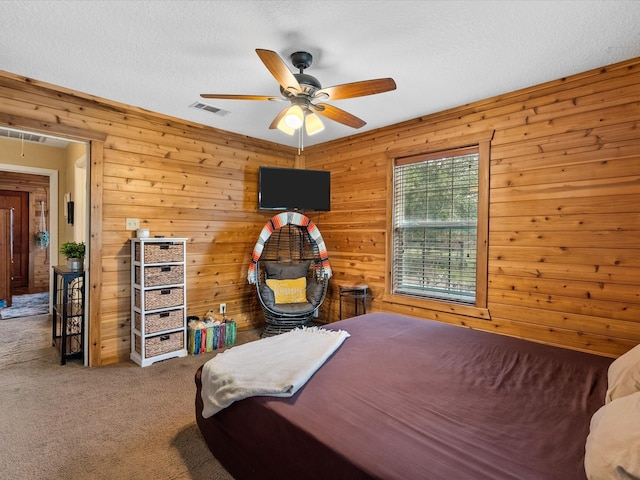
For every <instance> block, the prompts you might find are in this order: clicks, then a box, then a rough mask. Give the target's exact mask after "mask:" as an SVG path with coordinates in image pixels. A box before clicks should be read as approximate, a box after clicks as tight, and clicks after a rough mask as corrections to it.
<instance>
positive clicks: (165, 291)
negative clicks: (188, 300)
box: [134, 287, 184, 311]
mask: <svg viewBox="0 0 640 480" xmlns="http://www.w3.org/2000/svg"><path fill="white" fill-rule="evenodd" d="M134 297H135V298H134V305H135V306H136V307H138V308H142V304H141V303H142V302H141V298H140V289H138V288H136V289H135V296H134ZM183 304H184V288H183V287H172V288H158V289H156V290H146V291H145V292H144V309H145V311H146V310H156V309H158V308H171V307H179V306H181V305H183Z"/></svg>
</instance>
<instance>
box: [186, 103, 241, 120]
mask: <svg viewBox="0 0 640 480" xmlns="http://www.w3.org/2000/svg"><path fill="white" fill-rule="evenodd" d="M189 106H190V107H191V108H197V109H198V110H205V111H207V112H210V113H213V114H214V115H218V116H219V117H224V116H225V115H227V114H229V113H231V112H229V111H228V110H223V109H222V108H218V107H214V106H213V105H207V104H206V103H202V102H196V103H193V104H191V105H189Z"/></svg>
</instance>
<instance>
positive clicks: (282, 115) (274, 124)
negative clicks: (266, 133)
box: [269, 107, 289, 130]
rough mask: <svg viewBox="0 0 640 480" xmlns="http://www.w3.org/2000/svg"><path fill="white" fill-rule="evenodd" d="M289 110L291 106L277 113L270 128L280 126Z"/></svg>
mask: <svg viewBox="0 0 640 480" xmlns="http://www.w3.org/2000/svg"><path fill="white" fill-rule="evenodd" d="M288 110H289V107H287V108H285V109H283V110H282V111H281V112H280V113H279V114H278V115H276V118H274V119H273V122H271V125H269V129H271V130H273V129H274V128H278V124H279V123H280V120H282V119H283V117H284V116H285V115H286V114H287V111H288Z"/></svg>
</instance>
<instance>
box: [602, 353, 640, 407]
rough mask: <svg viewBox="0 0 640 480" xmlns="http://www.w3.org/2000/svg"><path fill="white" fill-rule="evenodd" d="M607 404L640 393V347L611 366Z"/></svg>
mask: <svg viewBox="0 0 640 480" xmlns="http://www.w3.org/2000/svg"><path fill="white" fill-rule="evenodd" d="M608 382H609V383H608V390H607V395H606V397H605V403H609V402H610V401H611V400H614V399H616V398H620V397H624V396H625V395H631V394H632V393H636V392H640V345H636V346H635V347H633V348H632V349H631V350H629V351H628V352H627V353H625V354H623V355H621V356H620V357H618V358H617V359H615V360H614V361H613V363H612V364H611V365H609V371H608Z"/></svg>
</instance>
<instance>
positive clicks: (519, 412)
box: [195, 313, 612, 480]
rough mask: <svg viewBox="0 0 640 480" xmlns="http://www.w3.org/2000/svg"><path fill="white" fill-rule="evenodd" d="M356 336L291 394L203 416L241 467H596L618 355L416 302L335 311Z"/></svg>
mask: <svg viewBox="0 0 640 480" xmlns="http://www.w3.org/2000/svg"><path fill="white" fill-rule="evenodd" d="M327 328H331V329H344V330H346V331H347V332H349V333H350V334H351V336H350V337H349V338H348V339H347V340H346V341H345V342H344V344H343V345H342V346H341V347H340V349H339V350H338V351H337V352H336V353H335V354H334V355H333V356H332V357H331V358H330V359H329V360H328V361H327V362H326V363H325V365H324V366H323V367H321V368H320V370H318V371H317V372H316V373H315V375H314V376H313V377H312V378H311V380H309V382H307V384H306V385H305V386H304V387H303V388H302V389H301V390H300V391H299V392H298V393H297V394H296V395H294V396H293V397H291V398H273V397H253V398H249V399H245V400H242V401H240V402H236V403H234V404H232V405H231V406H229V407H227V408H226V409H225V410H223V411H221V412H219V413H218V414H216V415H214V416H213V417H211V418H208V419H204V418H202V415H201V412H202V400H201V397H200V370H198V372H197V373H196V385H197V393H196V398H195V405H196V419H197V423H198V426H199V428H200V430H201V432H202V434H203V436H204V438H205V440H206V442H207V444H208V445H209V448H210V449H211V451H212V452H213V454H214V456H215V457H216V458H217V459H218V460H219V461H220V462H221V463H222V464H223V465H224V466H225V467H226V468H227V469H228V471H229V472H230V473H231V474H232V475H233V476H234V477H235V478H237V479H271V478H273V479H305V480H307V479H359V478H384V479H429V480H439V479H447V480H451V479H469V480H479V479H491V480H499V479H513V480H526V479H532V480H534V479H535V480H552V479H558V480H572V479H585V478H586V475H585V472H584V466H583V462H584V446H585V440H586V437H587V435H588V433H589V421H590V418H591V416H592V415H593V413H594V412H595V411H596V410H597V409H598V408H599V407H600V406H601V405H602V404H603V403H604V395H605V392H606V388H607V368H608V366H609V364H610V363H611V361H612V360H611V359H608V358H605V357H599V356H595V355H590V354H586V353H580V352H575V351H570V350H565V349H560V348H555V347H551V346H546V345H541V344H537V343H532V342H528V341H524V340H519V339H515V338H511V337H506V336H501V335H496V334H491V333H486V332H480V331H476V330H470V329H466V328H462V327H457V326H453V325H447V324H443V323H439V322H433V321H428V320H420V319H414V318H410V317H406V316H400V315H393V314H385V313H373V314H368V315H362V316H359V317H354V318H351V319H348V320H344V321H341V322H337V323H333V324H331V325H330V326H327Z"/></svg>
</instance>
